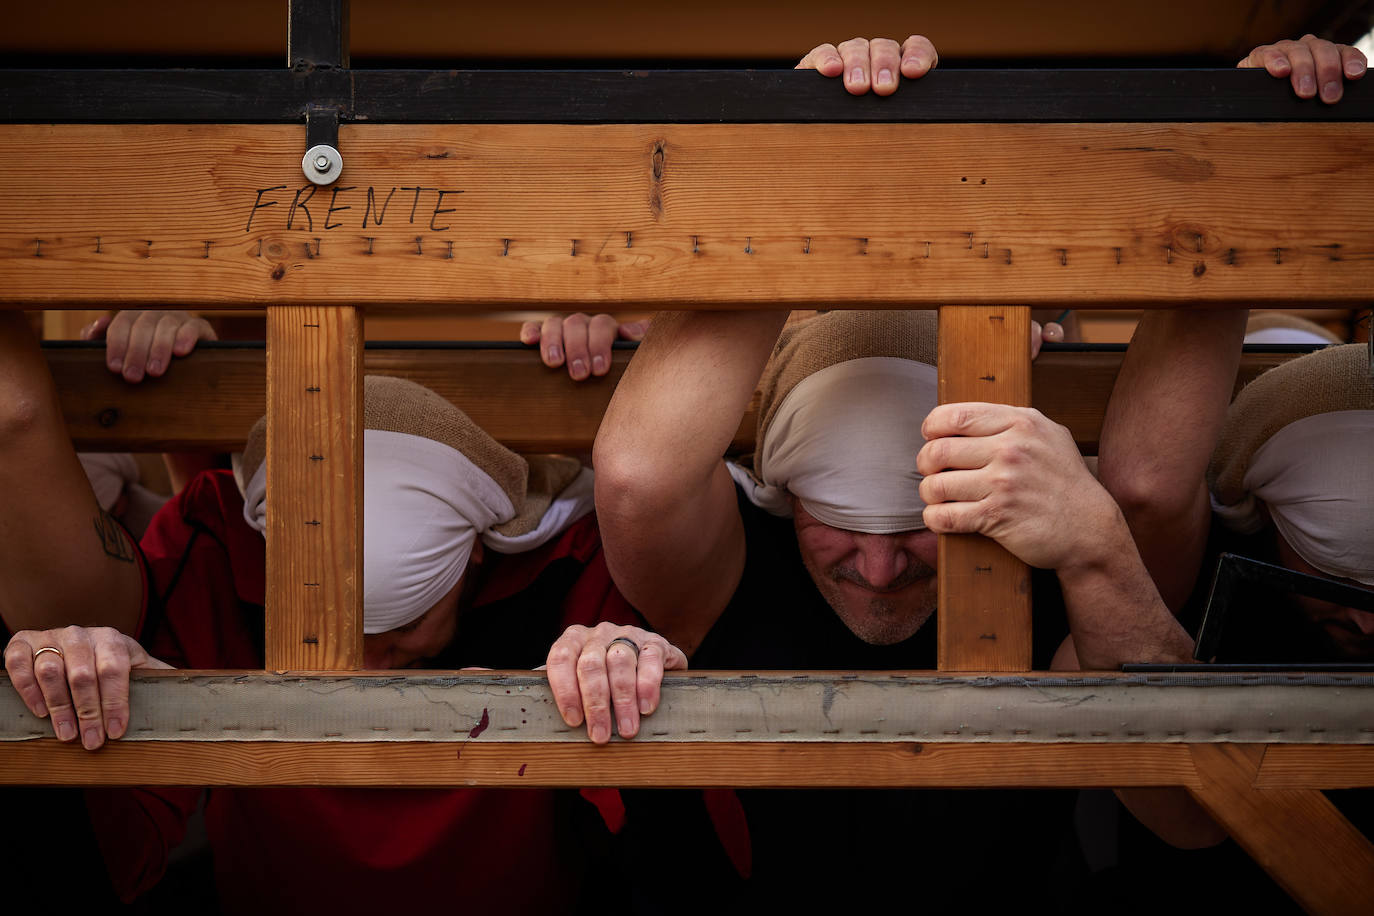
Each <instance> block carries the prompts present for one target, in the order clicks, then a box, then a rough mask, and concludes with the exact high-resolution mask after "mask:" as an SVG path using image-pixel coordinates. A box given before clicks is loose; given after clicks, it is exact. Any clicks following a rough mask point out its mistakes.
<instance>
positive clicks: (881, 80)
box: [878, 70, 892, 86]
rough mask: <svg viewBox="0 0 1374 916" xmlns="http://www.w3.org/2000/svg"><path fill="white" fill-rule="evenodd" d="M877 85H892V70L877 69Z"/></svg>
mask: <svg viewBox="0 0 1374 916" xmlns="http://www.w3.org/2000/svg"><path fill="white" fill-rule="evenodd" d="M878 85H879V86H891V85H892V71H891V70H879V71H878Z"/></svg>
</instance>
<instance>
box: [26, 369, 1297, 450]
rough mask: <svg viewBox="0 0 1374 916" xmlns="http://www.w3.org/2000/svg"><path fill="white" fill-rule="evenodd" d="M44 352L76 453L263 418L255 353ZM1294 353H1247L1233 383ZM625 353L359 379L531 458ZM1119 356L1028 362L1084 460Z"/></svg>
mask: <svg viewBox="0 0 1374 916" xmlns="http://www.w3.org/2000/svg"><path fill="white" fill-rule="evenodd" d="M46 355H47V359H48V367H49V368H50V369H51V370H52V373H53V377H54V379H55V380H56V382H57V390H58V392H59V393H60V396H61V398H62V412H63V416H64V417H65V418H66V421H67V430H68V432H69V433H71V436H72V440H73V441H74V442H75V444H76V447H77V448H78V449H81V450H83V451H125V450H128V451H174V450H178V449H210V450H216V451H225V452H227V451H234V450H237V449H240V448H242V447H243V440H244V438H245V437H246V436H247V433H248V430H249V429H250V428H252V426H253V424H254V423H255V422H257V419H258V418H259V417H261V416H262V415H263V413H264V412H265V411H266V404H267V395H266V367H265V358H264V355H263V351H262V350H241V349H233V350H229V349H225V350H201V351H199V352H197V353H196V354H194V355H193V356H191V357H190V358H188V359H183V360H178V361H177V362H176V364H175V365H174V366H173V367H172V369H171V370H170V371H169V373H168V375H167V376H165V377H163V378H161V379H145V380H144V381H143V382H142V383H140V384H139V385H138V386H136V387H135V386H131V385H127V384H125V383H124V382H123V381H122V380H121V379H119V378H118V377H117V376H115V375H114V374H113V373H111V372H109V371H108V370H107V369H106V368H105V362H104V359H105V357H104V353H103V352H102V351H100V350H97V349H75V348H70V349H69V348H59V349H49V350H47V351H46ZM1294 355H1295V354H1287V353H1250V354H1246V355H1245V356H1244V357H1242V359H1241V367H1240V375H1239V379H1238V383H1237V384H1238V386H1239V385H1243V384H1245V383H1247V382H1249V381H1250V380H1252V379H1253V378H1255V377H1256V376H1257V375H1259V374H1260V373H1261V372H1263V371H1265V370H1266V369H1269V368H1272V367H1273V366H1276V365H1279V364H1281V363H1283V362H1285V361H1287V360H1289V359H1292V358H1293V356H1294ZM630 356H631V353H630V352H629V351H625V350H617V351H615V352H614V353H613V354H612V355H611V371H610V372H609V373H608V374H607V375H606V376H605V377H604V378H600V379H590V380H588V381H585V382H580V383H573V382H571V381H569V380H568V378H567V374H566V373H565V372H563V371H562V370H554V369H548V368H546V367H545V366H544V365H543V364H541V363H540V362H539V357H538V355H537V354H536V353H535V352H534V351H533V350H529V351H521V350H504V349H503V350H496V349H492V350H437V349H436V350H423V349H421V350H411V349H404V350H400V349H391V350H389V349H373V350H367V351H365V352H364V355H363V362H364V365H365V367H366V371H367V372H369V373H380V374H382V375H397V376H401V377H404V378H408V379H411V380H413V381H416V382H419V383H420V384H422V385H425V386H426V387H428V388H431V389H433V390H434V391H437V392H438V393H440V394H442V395H443V396H444V397H446V398H448V399H449V400H450V401H452V402H453V403H454V404H457V405H458V406H459V407H461V408H462V409H463V410H464V411H466V412H467V413H468V415H469V416H471V417H472V418H473V420H474V421H475V422H476V423H477V424H478V425H479V426H481V427H482V428H483V429H484V430H486V431H487V432H489V433H490V434H491V435H492V436H493V437H495V438H496V439H497V440H498V441H499V442H502V443H503V444H505V445H506V446H507V447H509V448H512V449H514V450H515V451H518V452H524V453H528V454H533V453H540V452H563V451H573V452H577V451H587V450H589V449H591V447H592V441H593V440H594V439H595V437H596V429H597V427H598V426H599V425H600V424H601V416H602V414H603V413H604V412H605V410H606V404H607V403H608V402H609V401H610V398H611V393H612V392H613V391H614V390H615V385H616V384H617V383H618V382H619V380H620V375H621V373H623V372H624V371H625V366H626V364H627V363H628V362H629V360H630ZM1121 358H1122V354H1121V353H1119V352H1049V353H1042V354H1041V355H1040V358H1039V359H1037V360H1036V361H1035V362H1034V363H1033V364H1032V366H1031V377H1032V380H1033V386H1032V387H1033V397H1032V403H1033V404H1034V406H1035V407H1037V408H1039V409H1040V411H1041V412H1042V413H1044V414H1045V415H1046V416H1048V417H1050V418H1051V419H1053V420H1055V421H1056V422H1058V423H1062V424H1064V425H1065V426H1067V427H1068V428H1069V431H1070V432H1071V433H1072V434H1073V437H1074V441H1075V442H1077V443H1078V446H1079V448H1080V449H1081V450H1082V451H1083V452H1084V453H1085V454H1095V453H1096V451H1097V437H1098V433H1099V431H1100V430H1101V428H1102V413H1103V410H1104V409H1105V408H1106V405H1107V398H1108V397H1109V396H1110V394H1111V390H1112V384H1113V383H1114V382H1115V381H1116V373H1117V371H1118V370H1119V369H1120V367H1121ZM207 405H213V409H206V407H207ZM757 419H758V418H757V417H756V415H755V413H754V411H753V410H752V409H751V410H750V411H749V413H747V414H745V416H744V419H743V420H742V421H741V423H740V427H739V431H738V432H737V433H736V434H735V439H734V441H733V443H732V444H731V449H732V450H733V451H735V452H738V453H743V452H748V451H751V450H752V449H753V447H754V431H755V426H756V423H757Z"/></svg>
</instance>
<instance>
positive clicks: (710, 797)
mask: <svg viewBox="0 0 1374 916" xmlns="http://www.w3.org/2000/svg"><path fill="white" fill-rule="evenodd" d="M701 797H702V800H703V801H704V802H705V803H706V814H707V815H708V816H709V817H710V818H711V826H712V827H714V828H715V830H716V837H717V838H718V839H719V840H720V845H721V846H723V847H725V854H726V855H727V856H729V857H730V864H731V865H733V866H735V873H736V874H738V875H739V876H740V877H741V878H748V877H749V876H750V875H752V874H753V873H754V845H753V841H752V840H751V839H750V836H749V819H748V817H746V815H745V813H744V805H743V804H742V803H741V802H740V800H739V796H738V795H736V794H735V790H734V789H702V790H701Z"/></svg>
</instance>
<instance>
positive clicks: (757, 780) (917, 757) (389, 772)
mask: <svg viewBox="0 0 1374 916" xmlns="http://www.w3.org/2000/svg"><path fill="white" fill-rule="evenodd" d="M1196 784H1197V780H1196V776H1195V774H1194V770H1193V763H1192V760H1191V758H1190V757H1189V756H1188V748H1187V747H1186V746H1184V745H1179V744H1153V745H1130V746H1111V745H1063V744H1045V745H1017V744H1000V745H998V744H979V745H934V744H829V743H815V744H787V745H778V744H767V745H764V744H749V743H739V744H671V745H669V744H636V743H634V742H623V741H618V740H617V741H614V742H612V743H611V744H609V745H604V746H595V745H592V744H591V743H585V744H560V745H552V744H543V745H537V744H500V743H494V742H493V743H488V742H477V741H473V742H469V743H467V744H463V745H460V746H454V745H451V744H450V745H443V744H421V743H401V742H391V743H380V742H379V743H365V744H328V745H326V744H312V743H288V742H272V743H248V742H244V743H232V744H229V743H219V744H208V743H205V744H193V743H185V744H179V743H175V742H145V743H138V742H118V741H116V742H111V743H109V744H107V745H106V746H105V747H104V748H102V749H101V750H100V751H99V752H97V753H94V754H92V753H90V752H88V751H84V750H82V749H81V748H80V747H74V746H69V745H62V744H59V743H58V742H57V741H56V739H51V738H44V739H40V740H35V741H27V742H23V743H20V744H4V745H0V785H259V786H265V785H342V786H412V787H414V786H444V785H449V786H464V785H466V786H579V787H580V786H596V785H608V786H660V787H673V786H682V787H687V786H738V787H749V786H769V787H773V786H776V787H799V786H817V787H832V786H864V787H874V788H876V787H899V786H920V787H937V786H959V787H969V788H979V787H982V788H990V787H998V786H1026V787H1037V788H1039V787H1051V786H1084V787H1103V788H1107V787H1114V786H1120V785H1131V786H1191V785H1196Z"/></svg>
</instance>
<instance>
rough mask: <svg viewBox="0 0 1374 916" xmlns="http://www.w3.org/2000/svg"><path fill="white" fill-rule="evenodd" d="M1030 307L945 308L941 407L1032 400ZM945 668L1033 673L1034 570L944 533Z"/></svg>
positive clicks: (984, 544) (976, 539) (976, 538)
mask: <svg viewBox="0 0 1374 916" xmlns="http://www.w3.org/2000/svg"><path fill="white" fill-rule="evenodd" d="M1029 334H1030V309H1029V308H1027V307H1025V306H963V307H960V306H952V307H949V308H942V309H940V347H939V353H940V367H939V368H940V403H942V404H948V403H951V402H956V401H991V402H994V403H999V404H1013V405H1018V406H1028V405H1029V404H1030V402H1031V391H1030V389H1031V362H1030V348H1029V347H1028V346H1027V341H1028V340H1029V339H1030V337H1029ZM937 575H938V577H939V602H940V608H939V616H938V618H937V621H938V626H939V649H938V652H939V667H940V670H941V671H1029V670H1030V667H1031V594H1030V569H1029V567H1027V566H1026V564H1024V563H1022V562H1021V561H1020V560H1018V559H1016V558H1015V557H1013V556H1012V555H1011V554H1010V553H1008V552H1007V551H1006V550H1004V549H1003V548H1002V547H1001V546H999V545H998V544H997V542H995V541H993V540H990V539H988V538H985V537H982V536H980V535H969V534H942V535H940V555H939V561H938V563H937Z"/></svg>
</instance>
